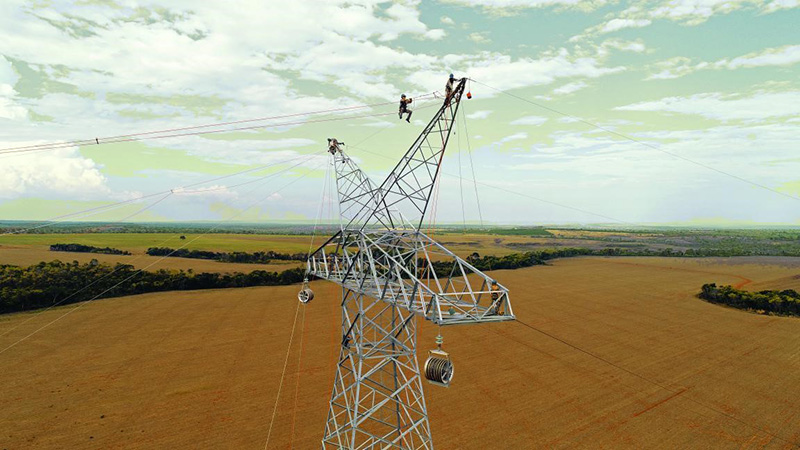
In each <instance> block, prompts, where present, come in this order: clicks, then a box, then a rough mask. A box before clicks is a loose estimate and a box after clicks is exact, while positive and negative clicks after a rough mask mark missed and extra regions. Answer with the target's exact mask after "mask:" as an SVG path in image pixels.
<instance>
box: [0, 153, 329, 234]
mask: <svg viewBox="0 0 800 450" xmlns="http://www.w3.org/2000/svg"><path fill="white" fill-rule="evenodd" d="M320 153H321V152H319V151H317V152H314V153H311V154H310V155H309V154H303V155H298V156H295V157H293V158H289V159H287V160H282V161H278V162H274V163H269V164H265V165H263V166H259V167H254V168H250V169H246V170H242V171H239V172H235V173H231V174H228V175H223V176H219V177H215V178H211V179H208V180H203V181H198V182H195V183H191V184H187V185H186V186H181V187H176V188H173V189H170V190H166V191H161V192H154V193H152V194H147V195H142V196H139V197H135V198H131V199H128V200H122V201H119V202H116V203H111V204H108V205H101V206H96V207H93V208H88V209H84V210H81V211H76V212H73V213H69V214H63V215H60V216H56V217H53V218H50V219H47V220H46V221H45V222H48V223H44V224H41V225H37V226H34V227H29V228H24V229H21V230H13V231H8V232H5V233H0V237H2V236H6V235H10V234H22V233H27V232H28V231H31V230H37V229H40V228H45V227H48V226H51V225H55V224H58V223H62V222H65V221H66V220H67V219H74V218H75V217H76V216H79V217H82V218H83V217H88V216H92V215H94V214H99V213H101V212H104V211H105V210H109V209H113V208H116V207H118V206H122V205H125V204H128V203H133V202H138V201H139V200H144V199H147V198H151V197H157V196H159V195H164V194H170V193H174V194H178V195H180V194H193V193H199V192H211V191H215V190H221V189H229V188H232V187H238V186H242V185H245V184H250V183H253V182H256V181H258V180H260V179H263V178H266V177H269V176H272V174H270V175H267V176H265V177H261V178H259V179H256V180H252V181H248V182H245V183H241V184H238V185H232V186H219V187H214V188H209V189H205V190H194V191H186V190H185V188H187V187H195V186H200V185H203V184H207V183H213V182H215V181H219V180H224V179H227V178H231V177H235V176H239V175H243V174H246V173H251V172H256V171H260V170H264V169H268V168H270V167H274V166H278V165H282V164H286V163H288V162H291V161H294V160H297V159H301V158H308V157H309V156H311V157H314V156H316V155H318V154H320ZM310 159H311V158H308V159H307V160H306V161H308V160H310ZM294 167H296V166H294ZM279 173H280V172H279ZM89 213H92V214H89Z"/></svg>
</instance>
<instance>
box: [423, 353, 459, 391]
mask: <svg viewBox="0 0 800 450" xmlns="http://www.w3.org/2000/svg"><path fill="white" fill-rule="evenodd" d="M424 371H425V379H426V380H428V382H430V383H432V384H436V385H439V386H444V387H449V386H450V381H451V380H452V379H453V362H452V361H450V355H449V354H448V353H447V352H444V351H442V350H431V351H429V352H428V359H427V360H426V361H425V369H424Z"/></svg>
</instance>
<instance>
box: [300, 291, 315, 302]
mask: <svg viewBox="0 0 800 450" xmlns="http://www.w3.org/2000/svg"><path fill="white" fill-rule="evenodd" d="M297 299H298V300H300V303H308V302H310V301H311V300H314V291H312V290H311V289H309V288H305V289H300V292H298V293H297Z"/></svg>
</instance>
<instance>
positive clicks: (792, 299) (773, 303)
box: [698, 283, 800, 316]
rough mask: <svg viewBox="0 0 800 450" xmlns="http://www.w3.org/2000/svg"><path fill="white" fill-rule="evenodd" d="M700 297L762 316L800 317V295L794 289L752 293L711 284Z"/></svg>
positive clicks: (704, 286) (705, 285)
mask: <svg viewBox="0 0 800 450" xmlns="http://www.w3.org/2000/svg"><path fill="white" fill-rule="evenodd" d="M698 297H700V298H702V299H703V300H706V301H709V302H711V303H718V304H722V305H728V306H732V307H734V308H738V309H744V310H748V311H753V312H757V313H760V314H775V315H781V316H800V294H798V293H797V291H795V290H794V289H786V290H783V291H760V292H750V291H742V290H739V289H735V288H733V287H732V286H717V285H716V284H715V283H710V284H704V285H703V288H702V290H701V291H700V294H698Z"/></svg>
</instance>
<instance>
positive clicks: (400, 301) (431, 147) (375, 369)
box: [300, 78, 514, 449]
mask: <svg viewBox="0 0 800 450" xmlns="http://www.w3.org/2000/svg"><path fill="white" fill-rule="evenodd" d="M465 83H466V78H464V79H462V80H461V81H460V82H459V83H458V85H457V86H456V88H455V89H454V90H453V92H452V95H450V96H449V97H448V98H446V99H445V100H444V103H443V105H442V106H441V107H440V108H439V110H438V112H437V113H436V115H434V117H433V119H432V120H431V121H430V123H428V125H427V126H426V127H425V129H424V130H423V131H422V133H421V134H420V135H419V137H418V138H417V139H416V141H415V142H414V144H413V145H412V146H411V148H410V149H409V150H408V151H407V152H406V154H405V155H404V156H403V157H402V159H401V160H400V162H399V163H398V164H397V166H396V167H395V168H394V170H392V172H391V173H390V174H389V175H388V176H387V177H386V179H385V180H384V181H383V183H381V184H380V185H376V184H375V183H373V182H372V181H371V180H370V179H369V177H367V175H366V174H365V173H364V172H362V171H361V169H359V168H358V166H357V165H356V164H355V163H354V162H353V160H352V159H350V158H349V157H348V155H347V154H346V153H345V152H344V151H342V150H341V148H340V147H339V145H338V143H337V142H336V141H335V140H333V142H332V145H331V150H332V151H331V153H332V164H333V165H334V168H335V173H336V185H337V190H338V195H339V210H340V215H341V229H340V230H339V231H338V232H337V233H336V234H334V235H333V236H332V237H331V238H330V239H328V240H327V241H326V242H325V243H324V244H323V245H322V246H320V247H319V248H318V249H317V250H316V251H314V252H313V253H312V254H311V255H310V256H309V259H308V267H307V272H308V274H309V276H311V275H313V276H314V277H317V278H321V279H325V280H329V281H333V282H335V283H337V284H339V285H341V286H342V343H341V345H342V348H341V353H340V355H339V363H338V366H337V371H336V379H335V381H334V385H333V393H332V394H331V400H330V409H329V411H328V419H327V424H326V426H325V435H324V437H323V439H322V447H323V448H347V449H367V448H381V449H384V448H392V449H430V448H433V442H432V440H431V430H430V424H429V422H428V414H427V409H426V407H425V397H424V395H423V390H422V378H421V375H420V370H419V364H418V362H417V332H416V320H415V316H416V315H419V316H422V317H424V318H425V319H427V320H430V321H432V322H433V323H435V324H438V325H451V324H472V323H483V322H496V321H506V320H514V315H513V312H512V310H511V305H510V303H509V298H508V290H507V289H506V288H505V287H503V286H502V285H500V284H498V283H497V282H496V281H495V280H493V279H492V278H490V277H489V276H487V275H485V274H484V273H482V272H481V271H480V270H478V269H476V268H475V267H473V266H472V265H470V264H469V263H468V262H467V261H464V260H463V259H461V258H459V257H458V256H456V255H455V254H454V253H453V252H451V251H450V250H448V249H446V248H445V247H444V246H442V245H441V244H439V243H437V242H436V241H434V240H433V239H431V238H430V237H429V236H427V235H426V234H425V233H423V232H422V231H420V228H421V227H422V224H423V220H424V218H425V213H426V211H427V209H428V206H429V204H430V200H431V195H432V193H433V191H434V186H435V184H436V182H437V177H438V176H439V169H440V166H441V163H442V159H443V156H444V152H445V149H446V147H447V141H448V139H449V137H450V132H451V130H452V127H453V122H454V121H455V117H456V113H457V112H458V107H459V104H460V102H461V96H462V94H463V93H464V87H465ZM311 298H313V293H312V292H311V291H310V289H308V288H307V286H306V287H305V288H304V290H303V291H301V294H300V299H301V301H304V302H306V301H309V300H310V299H311ZM432 353H435V354H434V355H433V356H432V357H431V358H429V363H428V364H426V367H425V374H426V377H427V378H428V379H429V380H432V381H433V382H438V384H443V385H447V384H448V383H449V381H450V378H451V376H452V364H451V363H450V361H449V357H447V354H446V353H443V352H439V353H436V352H432Z"/></svg>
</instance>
